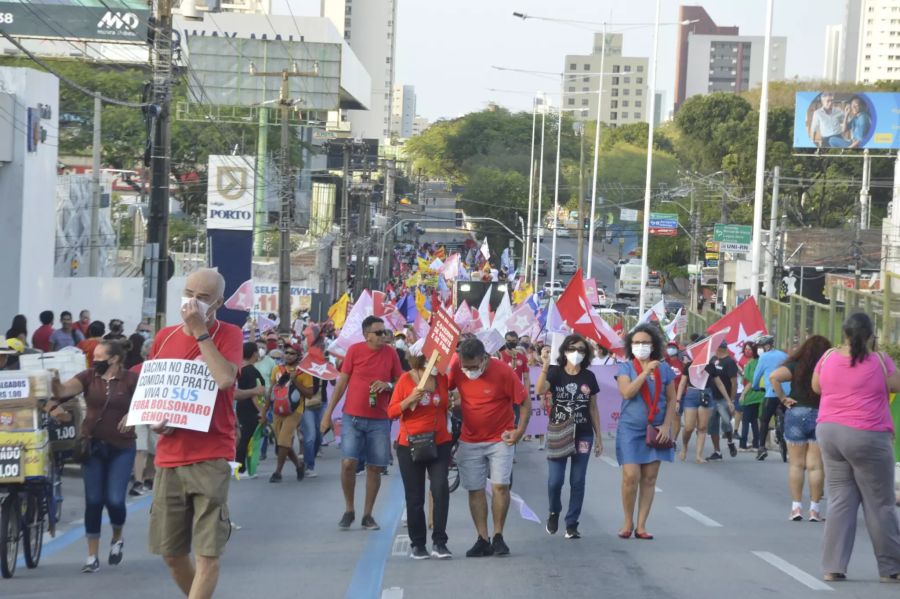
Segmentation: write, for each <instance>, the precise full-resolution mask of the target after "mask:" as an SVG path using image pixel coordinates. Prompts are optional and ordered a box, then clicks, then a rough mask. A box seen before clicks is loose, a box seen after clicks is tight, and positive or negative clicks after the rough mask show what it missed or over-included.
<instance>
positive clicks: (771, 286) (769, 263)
mask: <svg viewBox="0 0 900 599" xmlns="http://www.w3.org/2000/svg"><path fill="white" fill-rule="evenodd" d="M780 190H781V167H780V166H776V167H775V172H774V174H773V175H772V208H771V212H770V214H769V246H768V248H767V250H768V251H767V252H766V278H765V280H764V281H763V286H764V287H763V291H764V292H765V294H766V297H768V298H774V297H775V295H776V294H775V248H776V247H777V244H776V241H775V240H776V238H777V235H778V195H779V192H780Z"/></svg>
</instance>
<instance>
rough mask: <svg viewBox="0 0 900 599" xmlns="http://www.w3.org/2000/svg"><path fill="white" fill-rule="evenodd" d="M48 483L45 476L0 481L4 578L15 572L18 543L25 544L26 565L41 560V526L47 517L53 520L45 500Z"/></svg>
mask: <svg viewBox="0 0 900 599" xmlns="http://www.w3.org/2000/svg"><path fill="white" fill-rule="evenodd" d="M50 487H51V483H50V481H49V480H48V479H47V478H45V477H35V478H32V479H26V480H25V482H22V483H6V484H0V492H2V493H4V494H5V495H6V496H5V497H4V498H3V501H2V503H0V575H2V576H3V578H12V577H13V575H14V574H15V572H16V564H17V562H18V559H19V545H20V543H21V544H22V545H24V557H25V566H26V567H28V568H29V569H32V568H37V566H38V563H40V561H41V552H42V550H43V547H44V530H45V528H46V527H47V523H48V519H49V520H50V521H54V520H55V519H54V518H53V515H52V514H51V513H50V509H49V504H48V497H49V496H50V495H51V492H50ZM53 523H54V524H55V521H54V522H53Z"/></svg>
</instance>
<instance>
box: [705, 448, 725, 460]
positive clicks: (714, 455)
mask: <svg viewBox="0 0 900 599" xmlns="http://www.w3.org/2000/svg"><path fill="white" fill-rule="evenodd" d="M721 459H722V454H721V453H719V452H718V451H714V452H712V455H711V456H709V457H708V458H706V461H707V462H715V461H718V460H721Z"/></svg>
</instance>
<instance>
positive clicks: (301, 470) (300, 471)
mask: <svg viewBox="0 0 900 599" xmlns="http://www.w3.org/2000/svg"><path fill="white" fill-rule="evenodd" d="M304 474H306V468H304V467H303V464H300V465H299V466H297V480H303V475H304Z"/></svg>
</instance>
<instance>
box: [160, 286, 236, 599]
mask: <svg viewBox="0 0 900 599" xmlns="http://www.w3.org/2000/svg"><path fill="white" fill-rule="evenodd" d="M224 293H225V279H223V278H222V275H220V274H219V273H218V272H217V271H215V270H212V269H203V270H199V271H196V272H194V273H192V274H191V275H190V276H189V277H188V278H187V281H186V282H185V286H184V292H183V294H182V298H181V319H182V322H181V323H180V324H177V325H174V326H170V327H166V328H164V329H162V330H161V331H159V333H157V335H156V338H155V339H154V341H153V347H152V348H151V350H150V354H149V359H151V360H162V359H170V360H198V361H201V362H204V363H205V364H206V366H207V367H208V368H209V372H210V374H212V377H213V379H214V380H215V383H216V386H217V387H218V393H217V394H216V403H215V406H214V407H213V413H212V418H211V422H210V426H209V430H208V431H206V432H202V431H193V430H188V429H180V428H179V429H176V428H172V427H168V426H167V424H168V423H167V422H165V421H164V422H160V423H159V424H158V426H156V427H154V429H155V430H156V431H157V432H159V433H161V435H160V438H159V441H158V443H157V445H156V478H155V480H154V482H153V491H154V493H153V507H152V510H151V513H150V550H151V551H152V552H153V553H155V554H157V555H162V556H163V559H164V560H165V562H166V565H168V566H169V569H170V570H171V573H172V578H173V579H174V580H175V583H176V584H177V585H178V587H179V588H180V589H181V591H182V592H183V593H184V594H185V596H187V597H190V599H207V598H209V597H212V596H213V592H214V591H215V590H216V584H217V583H218V581H219V556H220V555H221V554H222V551H223V550H224V548H225V544H226V543H227V542H228V538H229V536H231V521H230V520H229V518H228V505H227V501H228V481H229V480H230V478H231V466H230V465H229V464H228V462H230V461H233V460H234V453H235V452H234V450H235V414H234V409H233V407H232V403H233V399H234V381H235V378H236V376H237V372H238V368H239V366H240V364H241V359H242V355H243V354H242V350H243V343H244V337H243V333H242V332H241V329H240V328H239V327H236V326H234V325H232V324H228V323H225V322H220V321H218V320H216V309H217V308H219V307H220V306H221V305H222V304H223V303H224V302H225V299H224V297H223V296H224ZM192 550H193V553H194V556H195V561H196V563H194V561H192V560H191V551H192Z"/></svg>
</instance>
